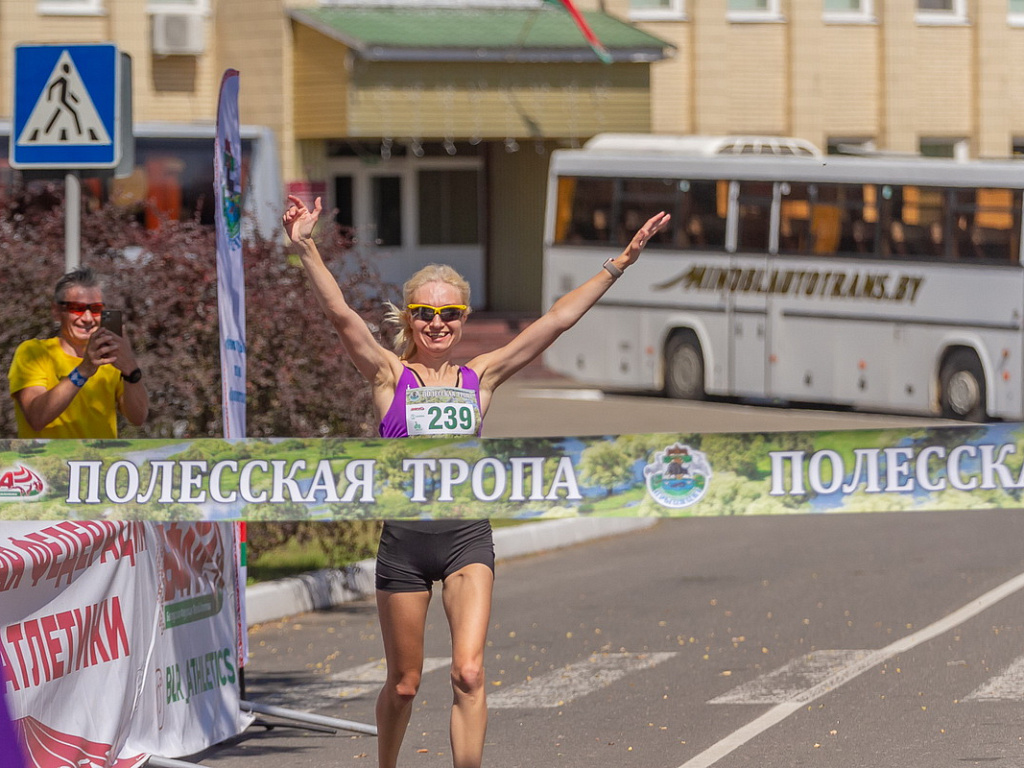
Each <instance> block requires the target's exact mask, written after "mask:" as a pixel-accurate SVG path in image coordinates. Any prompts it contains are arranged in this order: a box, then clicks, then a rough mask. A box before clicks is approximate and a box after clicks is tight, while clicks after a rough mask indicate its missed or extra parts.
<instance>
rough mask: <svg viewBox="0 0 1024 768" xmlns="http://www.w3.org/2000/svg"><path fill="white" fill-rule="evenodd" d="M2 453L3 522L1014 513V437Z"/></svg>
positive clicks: (269, 444)
mask: <svg viewBox="0 0 1024 768" xmlns="http://www.w3.org/2000/svg"><path fill="white" fill-rule="evenodd" d="M0 448H3V449H4V450H2V451H0V520H43V519H71V518H77V519H106V520H116V519H126V520H157V521H165V520H218V521H227V520H264V521H267V520H296V519H323V520H344V519H350V520H351V519H405V520H413V519H448V518H451V519H457V518H463V519H474V518H482V517H491V518H520V519H522V518H529V519H545V518H559V517H574V516H583V515H585V516H591V517H600V516H610V517H623V516H625V517H686V516H691V515H751V514H758V515H761V514H781V513H787V514H791V513H827V512H888V511H901V510H907V511H912V510H921V511H927V510H937V509H966V508H994V509H1007V508H1011V509H1012V508H1022V507H1024V503H1022V501H1021V491H1022V489H1024V470H1022V466H1024V424H988V425H972V426H963V427H942V428H930V429H928V428H920V429H886V430H856V431H837V432H780V433H732V434H703V435H700V434H685V433H657V434H638V435H620V436H604V437H581V438H576V437H571V438H536V439H489V438H445V439H434V438H412V439H403V440H385V439H361V438H348V439H332V438H327V439H312V438H310V439H297V438H287V439H263V440H261V439H255V438H253V439H248V440H232V441H227V440H220V439H212V438H211V439H198V440H191V441H181V440H105V441H98V440H50V441H30V440H9V441H0Z"/></svg>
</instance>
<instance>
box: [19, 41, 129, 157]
mask: <svg viewBox="0 0 1024 768" xmlns="http://www.w3.org/2000/svg"><path fill="white" fill-rule="evenodd" d="M120 63H121V56H120V54H119V53H118V50H117V46H116V45H113V44H112V43H104V44H99V45H59V44H58V45H19V46H16V47H15V49H14V123H13V126H12V129H11V144H10V162H11V165H12V166H14V167H15V168H25V169H30V168H55V169H60V168H67V169H75V168H83V169H84V168H113V167H115V166H116V165H117V164H118V161H119V160H120V159H121V104H120V101H121V88H120V78H121V67H120Z"/></svg>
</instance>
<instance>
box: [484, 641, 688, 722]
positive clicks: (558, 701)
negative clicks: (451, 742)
mask: <svg viewBox="0 0 1024 768" xmlns="http://www.w3.org/2000/svg"><path fill="white" fill-rule="evenodd" d="M675 655H676V654H675V653H674V652H667V653H600V654H594V655H593V656H591V657H590V658H589V659H587V660H586V661H579V662H576V663H575V664H570V665H569V666H568V667H563V668H562V669H556V670H553V671H551V672H548V673H547V674H544V675H541V676H540V677H535V678H533V679H532V680H529V681H527V682H525V683H520V684H518V685H516V686H513V687H512V688H509V689H507V690H503V691H501V692H499V693H489V694H488V696H487V707H488V709H534V708H538V707H539V708H552V707H561V706H565V705H566V704H568V703H569V702H571V701H573V700H574V699H578V698H580V697H581V696H586V695H587V694H588V693H591V692H593V691H596V690H598V689H599V688H603V687H604V686H606V685H610V684H611V683H613V682H615V681H616V680H618V679H619V678H621V677H624V676H626V675H627V674H629V673H631V672H637V671H639V670H643V669H650V668H651V667H654V666H656V665H658V664H660V663H661V662H663V661H666V660H667V659H670V658H672V657H673V656H675Z"/></svg>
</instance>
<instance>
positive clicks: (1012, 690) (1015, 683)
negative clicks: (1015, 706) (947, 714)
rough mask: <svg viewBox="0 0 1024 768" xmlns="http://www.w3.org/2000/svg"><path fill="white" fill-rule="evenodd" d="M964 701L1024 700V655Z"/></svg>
mask: <svg viewBox="0 0 1024 768" xmlns="http://www.w3.org/2000/svg"><path fill="white" fill-rule="evenodd" d="M964 701H1024V656H1021V657H1019V658H1018V659H1016V660H1015V661H1014V662H1013V663H1012V664H1011V665H1010V666H1008V667H1007V668H1006V669H1004V670H1003V671H1002V672H1001V673H1000V674H998V675H996V676H995V677H993V678H991V679H990V680H989V681H988V682H987V683H985V684H984V685H981V686H979V687H978V688H977V689H976V690H974V691H973V692H972V693H971V694H970V695H968V696H967V697H966V698H964Z"/></svg>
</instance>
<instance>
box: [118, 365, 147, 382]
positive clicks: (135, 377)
mask: <svg viewBox="0 0 1024 768" xmlns="http://www.w3.org/2000/svg"><path fill="white" fill-rule="evenodd" d="M121 378H122V379H124V380H125V381H127V382H128V383H129V384H138V383H139V380H140V379H142V369H141V368H136V369H135V370H134V371H132V372H131V373H129V374H128V375H127V376H126V375H125V374H123V373H122V374H121Z"/></svg>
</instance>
